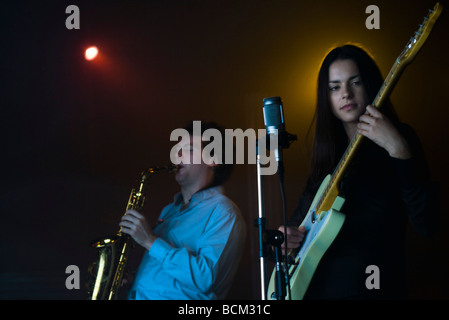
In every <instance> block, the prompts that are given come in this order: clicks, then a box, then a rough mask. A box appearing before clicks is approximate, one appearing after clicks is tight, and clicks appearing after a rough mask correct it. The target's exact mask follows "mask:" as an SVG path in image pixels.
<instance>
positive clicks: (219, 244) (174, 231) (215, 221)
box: [128, 186, 246, 300]
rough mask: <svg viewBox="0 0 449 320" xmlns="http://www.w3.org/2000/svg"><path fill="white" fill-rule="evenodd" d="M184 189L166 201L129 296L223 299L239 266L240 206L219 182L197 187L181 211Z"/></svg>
mask: <svg viewBox="0 0 449 320" xmlns="http://www.w3.org/2000/svg"><path fill="white" fill-rule="evenodd" d="M182 204H183V201H182V194H181V193H178V194H176V195H175V197H174V202H173V203H171V204H169V205H168V206H166V207H165V208H164V209H163V210H162V213H161V215H160V220H159V221H162V222H161V223H160V224H159V225H158V226H157V227H156V228H155V229H154V232H155V234H156V235H157V236H158V238H157V240H156V241H155V242H154V243H153V245H152V246H151V248H150V250H149V251H146V252H145V254H144V257H143V259H142V262H141V264H140V266H139V270H138V272H137V275H136V279H135V281H134V284H133V286H132V288H131V290H130V292H129V296H128V298H129V299H150V300H165V299H170V300H185V299H193V300H202V299H223V298H225V296H226V293H227V292H228V290H229V288H230V286H231V282H232V278H233V276H234V274H235V272H236V270H237V267H238V264H239V260H240V256H241V253H242V249H243V246H244V240H245V235H246V228H245V222H244V220H243V219H242V216H241V214H240V210H239V209H238V207H237V206H236V205H235V204H234V202H232V201H231V200H230V199H229V198H227V197H226V196H225V195H224V194H223V190H222V188H221V187H220V186H218V187H213V188H209V189H205V190H202V191H199V192H197V193H195V194H194V195H193V196H192V199H191V201H190V203H189V206H188V207H187V208H186V209H184V210H182V211H181V207H182Z"/></svg>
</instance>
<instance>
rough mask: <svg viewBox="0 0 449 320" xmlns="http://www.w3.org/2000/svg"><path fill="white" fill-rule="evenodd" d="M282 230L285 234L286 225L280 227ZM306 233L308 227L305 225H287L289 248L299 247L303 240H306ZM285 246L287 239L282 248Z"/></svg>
mask: <svg viewBox="0 0 449 320" xmlns="http://www.w3.org/2000/svg"><path fill="white" fill-rule="evenodd" d="M278 230H279V231H280V232H282V233H283V234H284V235H285V232H284V226H280V227H279V228H278ZM305 233H306V228H305V227H304V226H301V227H299V228H298V227H287V241H288V243H287V249H288V250H292V249H296V248H297V247H299V245H300V244H301V242H302V240H304V237H305ZM284 248H285V241H284V242H283V243H282V249H284Z"/></svg>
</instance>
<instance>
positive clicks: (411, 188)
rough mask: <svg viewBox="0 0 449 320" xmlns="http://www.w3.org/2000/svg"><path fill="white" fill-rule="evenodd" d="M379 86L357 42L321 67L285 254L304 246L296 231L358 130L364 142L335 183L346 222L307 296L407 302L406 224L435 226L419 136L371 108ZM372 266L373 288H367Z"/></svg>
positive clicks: (389, 111) (385, 111)
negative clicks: (309, 149) (309, 150)
mask: <svg viewBox="0 0 449 320" xmlns="http://www.w3.org/2000/svg"><path fill="white" fill-rule="evenodd" d="M382 83H383V78H382V75H381V73H380V71H379V68H378V67H377V65H376V63H375V62H374V60H373V59H372V58H371V57H370V55H369V54H367V53H366V52H365V51H364V50H363V49H361V48H360V47H357V46H354V45H345V46H342V47H337V48H335V49H333V50H332V51H330V52H329V53H328V54H327V56H326V57H325V59H324V60H323V63H322V65H321V68H320V71H319V75H318V98H317V106H316V112H315V117H314V124H315V134H314V141H313V155H312V163H311V175H310V177H309V179H308V182H307V186H306V188H305V191H304V192H303V194H302V195H301V197H300V201H299V205H298V208H297V209H296V210H295V212H294V214H293V216H292V217H291V219H290V223H289V225H291V226H292V227H288V228H287V235H288V237H287V238H288V245H287V247H288V248H289V249H293V248H297V247H298V246H300V245H301V241H302V240H303V239H304V236H305V235H304V234H305V229H304V227H300V228H297V227H293V226H298V225H299V224H300V223H301V221H302V220H303V219H304V217H305V216H306V214H307V212H308V210H309V208H310V205H311V203H312V200H313V198H314V195H315V194H316V192H317V190H318V187H319V186H320V183H321V181H322V180H323V179H324V177H325V176H326V175H328V174H332V172H333V170H334V169H335V168H336V166H337V165H338V162H339V160H340V158H341V157H342V155H343V154H344V152H345V149H346V148H347V146H348V143H349V142H350V140H351V138H352V137H353V136H354V134H355V133H356V132H357V133H359V134H361V135H363V136H364V137H366V138H367V139H365V140H364V141H363V143H362V144H361V146H360V148H359V150H358V151H357V153H356V155H355V158H354V160H353V161H352V163H351V165H350V167H349V169H348V171H347V172H346V173H345V175H344V178H343V179H342V181H341V183H340V186H339V190H340V195H341V196H342V197H343V198H345V202H344V205H343V207H342V208H341V212H343V213H344V214H345V216H346V218H345V222H344V224H343V226H342V227H341V230H340V231H339V234H338V235H337V237H336V238H335V240H334V241H333V243H332V244H331V245H330V247H329V249H328V250H327V251H326V252H325V254H324V256H323V257H322V259H321V261H320V263H319V264H318V267H317V268H316V270H315V273H314V275H313V278H312V280H311V282H310V285H309V287H308V289H307V292H306V295H305V297H304V298H306V299H307V298H309V299H334V298H336V299H344V298H349V299H357V298H361V299H365V298H404V297H406V283H405V232H406V225H407V220H409V221H410V222H411V224H412V225H413V227H414V228H415V229H416V230H417V231H418V232H419V233H421V234H424V235H428V234H430V233H431V232H432V231H433V229H434V224H433V222H434V221H435V214H436V212H437V210H436V209H435V208H434V207H433V206H435V205H437V202H438V201H437V200H435V199H434V192H433V191H432V187H431V183H430V177H429V174H428V169H427V165H426V162H425V159H424V156H423V152H422V149H421V146H420V143H419V140H418V138H417V137H416V135H415V133H414V131H413V130H412V129H411V128H410V127H409V126H407V125H405V124H402V123H400V122H399V120H398V117H397V115H396V113H395V112H394V110H393V107H392V105H391V103H390V102H389V101H387V102H386V103H384V104H383V107H381V108H380V109H377V108H375V107H373V106H371V105H369V103H370V102H371V101H373V100H374V98H375V96H376V94H377V92H378V91H379V89H380V87H381V85H382ZM279 229H280V230H281V231H284V229H283V227H281V228H279ZM373 265H374V266H376V267H377V268H378V271H379V275H378V276H380V278H379V279H378V280H379V283H378V284H379V285H378V288H370V287H369V286H368V287H367V285H366V279H367V277H369V274H367V271H366V270H367V268H368V267H369V266H373Z"/></svg>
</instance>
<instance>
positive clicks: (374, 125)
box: [357, 105, 412, 159]
mask: <svg viewBox="0 0 449 320" xmlns="http://www.w3.org/2000/svg"><path fill="white" fill-rule="evenodd" d="M357 132H358V133H360V134H361V135H363V136H365V137H367V138H369V139H371V140H372V141H374V142H375V143H376V144H378V145H379V146H381V147H382V148H384V149H385V150H386V151H387V152H388V154H389V155H390V156H391V157H393V158H398V159H409V158H411V157H412V155H411V153H410V150H409V147H408V144H407V141H405V139H404V137H402V135H401V134H400V133H399V132H398V130H397V129H396V128H395V127H394V126H393V124H392V123H391V121H390V120H389V119H388V118H387V117H385V116H384V115H383V114H382V113H381V112H380V111H379V110H377V109H376V108H375V107H373V106H372V105H368V106H367V108H366V112H365V114H364V115H362V116H361V117H360V122H359V124H358V125H357Z"/></svg>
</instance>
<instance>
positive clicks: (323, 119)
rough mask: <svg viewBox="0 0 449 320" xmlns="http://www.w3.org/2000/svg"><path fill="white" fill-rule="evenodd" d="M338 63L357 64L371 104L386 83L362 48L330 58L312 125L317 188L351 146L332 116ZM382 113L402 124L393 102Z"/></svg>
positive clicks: (323, 69)
mask: <svg viewBox="0 0 449 320" xmlns="http://www.w3.org/2000/svg"><path fill="white" fill-rule="evenodd" d="M336 60H352V61H354V63H355V64H356V65H357V67H358V69H359V74H360V77H361V80H362V83H363V84H364V87H365V90H366V93H367V96H368V101H370V102H372V101H373V100H374V98H375V97H376V95H377V92H378V91H379V89H380V86H381V85H382V83H383V77H382V74H381V72H380V70H379V68H378V66H377V65H376V63H375V62H374V60H373V58H372V57H371V56H370V55H369V54H368V53H367V52H366V51H365V50H363V49H362V48H360V47H358V46H355V45H351V44H347V45H344V46H341V47H336V48H334V49H332V50H331V51H330V52H329V53H328V54H327V55H326V57H325V58H324V60H323V63H322V64H321V68H320V71H319V73H318V92H317V93H318V96H317V106H316V110H315V115H314V119H313V123H312V125H313V124H314V125H315V135H314V139H313V154H312V162H311V168H312V174H311V176H310V178H311V181H310V182H311V183H312V185H314V186H316V185H318V184H320V183H321V181H322V179H323V178H324V177H325V176H326V175H327V174H329V173H332V170H333V169H334V168H335V167H336V165H337V164H338V161H339V160H340V158H341V156H342V155H343V153H344V151H345V149H346V147H347V145H348V136H347V134H346V132H345V130H344V128H343V124H342V122H341V121H340V120H339V119H337V118H336V117H335V116H334V114H333V113H332V110H331V105H330V102H329V67H330V65H331V64H332V63H333V62H334V61H336ZM382 113H384V114H385V115H386V116H387V117H388V118H389V119H390V120H392V121H393V122H397V121H398V118H397V115H396V113H395V112H394V109H393V106H392V105H391V103H390V101H387V102H386V103H384V105H383V107H382Z"/></svg>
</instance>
